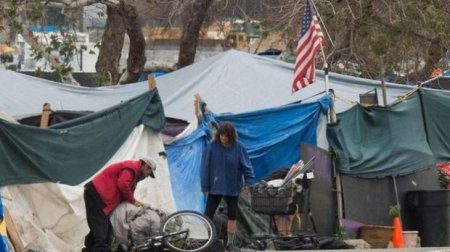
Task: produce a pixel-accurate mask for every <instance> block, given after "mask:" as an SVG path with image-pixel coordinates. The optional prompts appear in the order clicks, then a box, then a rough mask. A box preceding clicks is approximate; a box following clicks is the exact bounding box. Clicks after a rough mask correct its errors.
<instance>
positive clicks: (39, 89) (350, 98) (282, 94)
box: [0, 50, 412, 227]
mask: <svg viewBox="0 0 450 252" xmlns="http://www.w3.org/2000/svg"><path fill="white" fill-rule="evenodd" d="M292 76H293V65H292V64H289V63H284V62H280V61H276V60H271V59H267V58H264V57H259V56H256V55H251V54H248V53H243V52H238V51H234V50H230V51H227V52H225V53H223V54H219V55H217V56H214V57H212V58H209V59H207V60H205V61H202V62H199V63H196V64H193V65H190V66H188V67H185V68H183V69H180V70H178V71H175V72H173V73H170V74H167V75H164V76H161V77H159V78H157V82H158V90H159V93H160V95H161V99H162V103H163V105H164V110H165V114H166V116H169V117H174V118H181V119H186V120H191V119H192V118H193V117H194V108H193V105H192V104H193V100H194V94H196V93H199V94H200V95H201V96H202V98H203V99H204V100H205V101H207V102H208V107H209V108H210V110H212V111H214V112H215V113H227V112H231V113H242V112H250V111H255V110H260V109H270V108H275V107H280V106H283V105H286V104H289V103H293V102H298V101H300V100H308V101H315V100H317V99H319V98H320V97H321V96H322V95H323V93H324V89H325V84H324V78H323V72H321V71H318V74H317V82H316V83H315V84H313V85H310V86H308V87H306V88H304V89H302V90H301V91H299V92H296V93H294V94H291V81H292ZM0 78H1V79H2V82H1V85H0V95H1V96H2V97H1V99H0V108H1V109H2V110H4V111H5V112H6V113H8V114H10V115H11V116H13V117H14V118H16V119H19V118H23V117H26V116H29V115H36V114H39V113H40V112H41V108H42V104H43V103H45V102H49V103H50V104H51V105H52V109H53V110H83V111H99V110H102V109H107V108H109V107H111V106H114V105H117V104H118V103H120V102H122V101H127V100H129V99H131V98H133V97H136V96H137V95H138V94H141V93H143V92H145V90H146V89H147V85H145V84H144V83H136V84H130V85H125V86H113V87H102V88H82V87H73V86H67V85H61V84H59V83H53V82H50V81H45V80H41V79H38V78H34V77H30V76H23V75H20V74H18V73H14V72H10V71H0ZM6 80H7V81H6ZM330 87H331V88H333V89H334V91H335V94H336V96H337V98H338V99H337V100H336V104H335V105H336V109H337V111H338V112H340V111H345V110H347V109H348V108H350V107H351V106H353V105H354V104H355V102H356V101H358V100H359V95H360V94H362V93H366V92H368V91H370V90H373V89H374V88H376V89H377V90H378V96H379V97H378V100H380V101H381V100H382V99H381V89H380V84H379V81H372V80H366V79H361V78H356V77H349V76H344V75H339V74H330ZM387 89H388V92H387V94H388V96H387V98H388V102H392V101H394V100H396V98H397V97H398V96H400V95H403V94H405V93H407V92H408V91H409V90H411V89H412V87H410V86H405V85H396V84H390V83H388V84H387ZM325 118H326V117H325V116H322V117H321V121H320V123H319V127H318V128H319V130H320V129H321V130H322V131H321V133H318V140H317V142H318V144H319V145H320V143H322V145H321V146H324V145H326V139H325V137H324V136H325V133H324V132H325V131H324V130H325V127H324V124H325V123H326V119H325ZM169 161H170V153H169ZM58 190H59V189H58ZM31 191H33V192H34V191H35V190H31ZM65 194H67V193H65ZM69 209H70V210H69V211H74V212H78V210H80V209H81V208H80V207H79V208H75V207H71V208H69ZM74 209H78V210H74ZM50 227H52V225H50Z"/></svg>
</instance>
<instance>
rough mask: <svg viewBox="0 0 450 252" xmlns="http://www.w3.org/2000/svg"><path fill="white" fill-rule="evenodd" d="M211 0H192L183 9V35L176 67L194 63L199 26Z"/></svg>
mask: <svg viewBox="0 0 450 252" xmlns="http://www.w3.org/2000/svg"><path fill="white" fill-rule="evenodd" d="M211 2H212V0H192V1H191V4H190V6H189V7H188V9H187V10H186V11H185V13H186V15H185V16H184V22H183V23H184V24H185V25H184V27H183V36H182V37H181V42H180V54H179V55H178V63H177V65H178V68H182V67H185V66H187V65H190V64H192V63H194V59H195V53H196V51H197V43H198V37H199V32H200V28H201V27H202V24H203V21H204V20H205V18H206V14H207V13H208V9H209V6H211Z"/></svg>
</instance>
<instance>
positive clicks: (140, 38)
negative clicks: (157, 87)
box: [120, 4, 146, 83]
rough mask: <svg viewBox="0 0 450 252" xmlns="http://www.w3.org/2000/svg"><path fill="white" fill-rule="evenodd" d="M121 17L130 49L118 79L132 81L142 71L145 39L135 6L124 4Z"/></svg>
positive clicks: (137, 77) (124, 81)
mask: <svg viewBox="0 0 450 252" xmlns="http://www.w3.org/2000/svg"><path fill="white" fill-rule="evenodd" d="M123 17H124V19H125V27H126V30H127V34H128V37H129V38H130V51H129V53H128V59H127V71H126V73H125V74H124V75H123V76H122V78H121V79H120V83H132V82H136V81H137V80H138V79H139V76H140V75H141V73H142V72H143V71H144V66H145V62H146V58H145V39H144V34H143V33H142V29H141V25H140V23H139V15H138V13H137V10H136V7H135V6H133V5H130V4H125V6H124V8H123Z"/></svg>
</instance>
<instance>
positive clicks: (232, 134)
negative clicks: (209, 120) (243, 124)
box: [214, 122, 237, 143]
mask: <svg viewBox="0 0 450 252" xmlns="http://www.w3.org/2000/svg"><path fill="white" fill-rule="evenodd" d="M220 135H225V136H227V137H228V139H229V140H230V143H234V142H236V138H237V133H236V129H235V128H234V126H233V124H231V123H230V122H223V123H221V124H220V126H219V128H218V129H217V131H216V135H215V136H214V141H218V142H220Z"/></svg>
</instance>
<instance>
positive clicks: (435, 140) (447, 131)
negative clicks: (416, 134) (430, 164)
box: [420, 89, 450, 162]
mask: <svg viewBox="0 0 450 252" xmlns="http://www.w3.org/2000/svg"><path fill="white" fill-rule="evenodd" d="M420 92H421V97H422V101H423V111H424V116H425V122H426V129H427V135H428V142H429V144H430V148H431V150H432V152H433V154H434V157H435V158H436V160H437V161H446V162H448V161H450V92H442V91H438V90H430V89H421V90H420Z"/></svg>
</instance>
